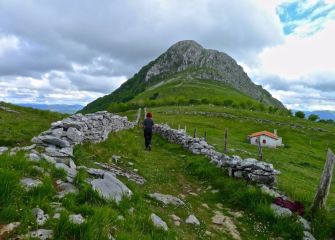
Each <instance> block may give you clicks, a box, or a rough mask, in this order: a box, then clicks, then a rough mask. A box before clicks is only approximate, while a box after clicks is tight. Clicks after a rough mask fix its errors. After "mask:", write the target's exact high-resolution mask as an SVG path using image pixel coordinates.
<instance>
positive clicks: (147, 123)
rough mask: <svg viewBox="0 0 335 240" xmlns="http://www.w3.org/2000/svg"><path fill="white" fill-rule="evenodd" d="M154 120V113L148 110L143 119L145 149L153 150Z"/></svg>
mask: <svg viewBox="0 0 335 240" xmlns="http://www.w3.org/2000/svg"><path fill="white" fill-rule="evenodd" d="M153 126H154V121H153V120H152V113H151V112H148V113H147V115H146V119H144V121H143V129H144V141H145V149H146V150H149V151H151V138H152V128H153Z"/></svg>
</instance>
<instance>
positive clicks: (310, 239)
mask: <svg viewBox="0 0 335 240" xmlns="http://www.w3.org/2000/svg"><path fill="white" fill-rule="evenodd" d="M303 240H316V239H315V237H314V236H313V235H312V234H311V233H310V232H308V231H304V237H303Z"/></svg>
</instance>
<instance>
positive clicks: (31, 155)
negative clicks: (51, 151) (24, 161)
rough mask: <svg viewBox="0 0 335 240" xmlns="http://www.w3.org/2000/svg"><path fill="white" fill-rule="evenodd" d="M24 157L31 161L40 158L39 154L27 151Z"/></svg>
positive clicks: (36, 160)
mask: <svg viewBox="0 0 335 240" xmlns="http://www.w3.org/2000/svg"><path fill="white" fill-rule="evenodd" d="M26 157H27V158H28V160H30V161H33V162H38V161H40V160H41V157H40V155H38V154H37V153H33V152H32V153H29V154H27V155H26Z"/></svg>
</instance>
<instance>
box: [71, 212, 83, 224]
mask: <svg viewBox="0 0 335 240" xmlns="http://www.w3.org/2000/svg"><path fill="white" fill-rule="evenodd" d="M69 221H70V222H72V223H74V224H83V223H84V222H85V218H84V217H83V216H82V215H81V214H71V215H69Z"/></svg>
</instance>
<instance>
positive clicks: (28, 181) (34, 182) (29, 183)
mask: <svg viewBox="0 0 335 240" xmlns="http://www.w3.org/2000/svg"><path fill="white" fill-rule="evenodd" d="M20 182H21V184H22V186H24V187H25V188H26V189H27V190H29V189H31V188H34V187H38V186H40V185H42V182H41V181H40V180H38V179H32V178H22V179H21V180H20Z"/></svg>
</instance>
